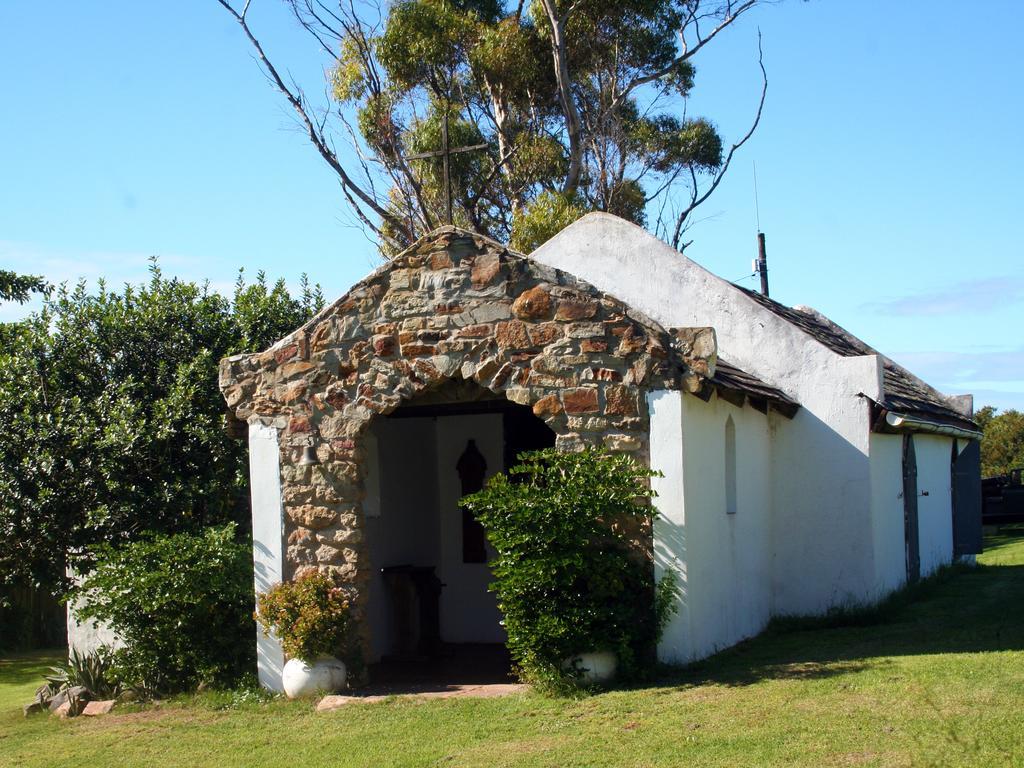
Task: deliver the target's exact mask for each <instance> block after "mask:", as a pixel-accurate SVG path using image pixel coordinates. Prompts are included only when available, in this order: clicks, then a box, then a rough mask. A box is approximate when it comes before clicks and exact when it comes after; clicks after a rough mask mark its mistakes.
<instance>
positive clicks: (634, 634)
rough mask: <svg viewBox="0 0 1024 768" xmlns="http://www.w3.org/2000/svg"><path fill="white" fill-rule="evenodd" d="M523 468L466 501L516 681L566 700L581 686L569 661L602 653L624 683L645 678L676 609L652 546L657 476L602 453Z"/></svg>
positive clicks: (542, 458)
mask: <svg viewBox="0 0 1024 768" xmlns="http://www.w3.org/2000/svg"><path fill="white" fill-rule="evenodd" d="M519 461H520V463H519V464H518V465H517V466H515V467H513V468H512V469H511V470H510V472H509V473H508V474H507V475H496V476H495V477H493V478H491V480H490V481H489V482H488V483H487V486H486V487H485V488H484V490H482V491H480V492H479V493H476V494H473V495H472V496H468V497H466V498H465V499H463V504H465V505H466V506H467V507H468V508H469V509H470V510H472V512H473V513H474V514H475V515H476V516H477V518H478V519H479V520H480V522H481V523H482V524H483V526H484V528H485V529H486V531H487V535H488V538H489V540H490V542H491V544H492V546H493V547H494V548H495V550H497V556H496V557H495V558H494V559H493V560H492V561H491V563H490V566H491V570H492V571H493V573H494V582H493V585H492V589H493V590H494V591H495V592H496V593H497V596H498V604H499V607H500V608H501V611H502V613H503V614H504V620H505V629H506V630H507V632H508V648H509V651H510V652H511V654H512V658H513V661H514V663H515V664H516V667H517V671H518V673H519V675H520V676H521V677H522V678H523V679H524V680H526V681H528V682H531V683H534V684H535V685H538V686H539V687H541V688H542V689H548V690H565V689H566V688H570V687H572V686H574V685H575V684H576V682H577V681H578V671H577V670H575V669H573V667H572V666H571V665H566V661H567V660H569V659H572V658H573V657H574V656H576V655H578V654H580V653H585V652H587V651H603V650H608V651H613V652H614V653H615V654H616V655H617V656H618V659H619V675H620V677H623V678H626V679H628V678H635V677H637V676H640V675H642V674H643V672H644V669H645V668H646V667H647V666H648V662H651V661H652V660H653V651H654V646H655V643H656V642H657V638H658V635H659V633H660V631H661V628H662V627H663V626H664V622H665V620H666V619H667V617H668V615H669V613H670V611H671V606H672V604H673V600H672V595H673V585H672V582H671V581H668V580H662V582H661V583H659V584H658V585H657V586H656V585H655V582H654V570H653V565H652V562H651V559H650V552H649V550H648V546H647V542H648V541H649V540H650V526H651V523H652V521H653V518H654V516H655V514H656V512H655V510H654V508H653V506H651V505H650V504H649V503H648V501H649V499H650V498H651V497H653V496H654V492H653V491H652V490H651V488H650V484H649V481H650V478H651V477H652V476H655V475H657V474H658V473H656V472H652V471H651V470H649V469H646V468H644V467H642V466H641V465H640V464H638V463H637V462H636V461H635V460H633V459H632V458H630V457H628V456H625V455H621V454H613V453H610V452H607V451H603V450H588V451H584V452H582V453H560V452H558V451H556V450H554V449H547V450H543V451H533V452H528V453H524V454H521V455H520V457H519Z"/></svg>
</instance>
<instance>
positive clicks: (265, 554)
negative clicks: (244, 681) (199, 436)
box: [249, 423, 284, 691]
mask: <svg viewBox="0 0 1024 768" xmlns="http://www.w3.org/2000/svg"><path fill="white" fill-rule="evenodd" d="M277 434H278V431H277V428H276V427H273V426H267V425H264V424H260V423H250V424H249V487H250V490H251V495H252V561H253V576H254V581H255V587H256V594H257V595H258V594H260V593H263V592H266V591H267V590H268V589H270V588H271V587H272V586H274V585H275V584H277V583H279V582H280V581H281V580H282V579H283V578H284V504H283V502H282V498H281V457H280V453H279V448H278V440H277ZM256 663H257V674H258V676H259V680H260V684H261V685H263V686H264V687H265V688H269V689H270V690H273V691H283V690H284V686H283V685H282V683H281V672H282V670H283V669H284V651H283V650H282V649H281V643H280V642H279V641H278V640H277V638H276V637H274V636H272V635H266V634H264V633H263V630H262V629H260V628H259V627H257V628H256Z"/></svg>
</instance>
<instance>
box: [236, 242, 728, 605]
mask: <svg viewBox="0 0 1024 768" xmlns="http://www.w3.org/2000/svg"><path fill="white" fill-rule="evenodd" d="M687 351H688V350H684V349H681V348H680V346H679V344H678V340H674V339H673V337H672V336H670V334H669V333H668V332H667V331H665V329H663V328H661V327H660V326H658V325H657V324H656V323H654V322H653V321H651V320H649V319H648V318H646V317H644V316H643V315H641V314H639V313H637V312H636V311H635V310H632V309H631V308H628V307H627V306H626V305H624V304H623V303H622V302H620V301H618V300H617V299H615V298H613V297H611V296H609V295H607V294H604V293H601V292H600V291H598V290H597V289H595V288H594V287H592V286H590V285H589V284H587V283H584V282H582V281H579V280H577V279H576V278H574V277H572V276H571V275H568V274H565V273H563V272H560V271H557V270H554V269H550V268H548V267H544V266H542V265H540V264H537V263H535V262H532V261H530V260H529V259H528V258H525V257H523V256H519V255H516V254H513V253H510V252H509V251H507V250H506V249H504V248H503V247H501V246H500V245H498V244H497V243H494V242H492V241H489V240H487V239H485V238H481V237H479V236H475V235H472V234H469V233H466V232H463V231H461V230H458V229H455V228H451V227H448V228H445V229H442V230H439V231H438V232H435V233H434V234H432V235H430V236H428V237H426V238H424V239H423V240H421V241H420V242H419V243H417V244H416V245H414V246H413V247H412V248H410V249H409V250H407V251H406V252H405V253H403V254H402V255H400V256H398V257H397V258H395V259H394V260H393V261H391V262H389V263H388V264H386V265H385V266H384V267H382V268H380V269H379V270H377V271H376V272H374V273H373V274H372V275H370V276H369V277H367V278H366V279H365V280H363V281H361V282H360V283H358V284H357V285H356V286H354V287H353V288H352V290H351V291H349V292H348V293H347V294H346V295H345V296H343V297H342V298H341V299H339V300H338V301H337V302H335V303H334V304H332V305H331V306H329V307H328V308H326V309H325V310H324V311H323V312H321V313H320V314H319V315H318V316H317V317H315V318H314V319H313V320H311V321H310V322H309V323H307V324H306V325H305V326H304V327H302V328H300V329H299V330H297V331H296V332H295V333H293V334H291V335H290V336H288V337H286V338H285V339H283V340H281V341H280V342H279V343H278V344H276V345H275V346H274V347H272V348H271V349H270V350H268V351H266V352H263V353H260V354H255V355H245V356H236V357H232V358H227V359H225V360H223V361H222V363H221V377H220V378H221V389H222V391H223V393H224V397H225V399H226V401H227V403H228V406H229V408H230V409H231V411H232V412H233V415H234V417H235V418H236V419H239V420H243V421H247V422H248V423H249V424H250V425H260V427H261V429H266V428H268V427H273V428H274V429H276V430H277V444H278V446H279V451H280V456H279V460H280V482H281V488H280V493H281V498H282V501H283V508H284V530H283V536H284V538H285V540H286V544H285V547H284V558H283V559H284V563H283V568H282V574H281V576H282V578H286V579H287V578H294V577H296V576H299V575H301V574H303V573H307V572H309V571H311V570H319V571H321V572H324V573H327V574H330V575H332V576H334V577H335V578H336V579H337V580H338V581H339V583H342V584H344V585H346V586H347V587H348V588H349V589H350V590H351V591H352V594H353V598H354V601H355V604H356V606H359V605H360V601H361V600H362V599H363V597H364V593H365V585H366V583H367V579H368V577H369V571H368V568H369V563H368V560H367V557H366V554H365V551H364V547H363V536H362V531H363V526H364V518H363V514H364V510H363V499H364V493H365V488H364V481H365V475H366V456H365V448H364V436H365V433H366V429H367V426H368V425H369V424H370V422H371V420H372V419H373V418H374V417H376V416H379V415H385V414H388V413H390V412H392V411H394V410H395V409H396V408H398V407H399V406H400V405H401V404H402V403H403V402H405V401H408V400H409V399H411V398H413V397H415V396H417V395H420V394H422V393H424V392H426V391H429V390H431V389H434V388H436V387H438V386H440V385H441V384H442V383H443V382H445V381H450V380H453V379H464V380H466V381H472V382H475V383H476V384H478V385H479V386H481V387H484V388H486V389H487V390H490V391H491V392H494V393H497V394H499V395H501V396H503V397H505V398H508V399H509V400H511V401H512V402H515V403H519V404H522V405H527V406H530V407H532V409H533V412H534V413H535V414H536V415H537V416H538V417H540V418H542V419H543V420H544V421H545V423H546V424H547V425H548V427H549V428H550V429H551V430H552V431H553V432H554V433H555V435H556V446H557V447H558V448H559V449H562V450H579V449H582V448H584V447H586V446H602V445H603V446H607V447H609V448H611V449H613V450H620V451H630V452H632V453H634V454H635V455H636V456H637V457H638V458H639V459H640V460H641V461H644V462H646V461H647V456H648V414H647V406H646V401H645V393H646V392H647V391H648V390H649V389H679V388H685V389H687V390H689V391H692V392H696V391H698V390H699V389H700V388H701V386H702V384H703V382H704V378H703V377H704V376H705V375H706V374H707V373H708V367H707V366H708V361H707V360H706V359H703V358H691V357H686V356H684V353H685V352H687ZM307 445H313V446H314V447H315V450H316V455H317V458H318V461H319V463H318V464H316V465H313V466H309V465H303V464H301V463H300V457H301V456H302V453H303V447H304V446H307ZM255 507H256V499H255V497H254V508H255Z"/></svg>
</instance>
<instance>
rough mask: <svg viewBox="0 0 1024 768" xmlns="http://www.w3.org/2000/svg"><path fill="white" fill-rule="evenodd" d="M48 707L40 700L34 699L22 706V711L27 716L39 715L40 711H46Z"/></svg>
mask: <svg viewBox="0 0 1024 768" xmlns="http://www.w3.org/2000/svg"><path fill="white" fill-rule="evenodd" d="M45 710H46V707H44V706H43V703H42V702H40V701H33V702H32V703H31V704H26V705H25V706H23V707H22V708H21V711H22V712H23V713H24V714H25V717H29V716H31V715H38V714H39V713H40V712H44V711H45Z"/></svg>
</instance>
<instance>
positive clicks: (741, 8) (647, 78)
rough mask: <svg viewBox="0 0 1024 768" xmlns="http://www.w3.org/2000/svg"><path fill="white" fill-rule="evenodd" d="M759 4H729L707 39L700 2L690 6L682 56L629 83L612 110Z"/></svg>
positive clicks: (748, 0)
mask: <svg viewBox="0 0 1024 768" xmlns="http://www.w3.org/2000/svg"><path fill="white" fill-rule="evenodd" d="M758 2H760V0H745V2H743V3H740V4H739V5H737V6H736V8H733V7H732V3H729V4H728V6H727V8H726V12H725V18H724V19H723V20H722V22H721V23H720V24H718V26H716V27H715V28H714V29H712V30H711V32H710V33H709V34H708V35H707V36H706V37H702V36H701V34H700V26H699V22H700V17H699V16H697V15H696V9H697V7H698V6H699V5H700V3H699V0H697V2H694V3H693V5H691V6H690V14H689V17H688V18H687V20H686V21H685V22H684V23H683V26H682V28H681V29H680V30H679V39H680V47H681V49H682V51H681V52H680V54H679V55H678V56H677V57H676V58H674V59H673V60H672V62H671V63H670V64H668V65H667V66H665V67H662V68H661V69H659V70H657V71H655V72H648V73H647V74H646V75H642V76H640V77H637V78H634V79H633V80H631V81H630V82H629V83H627V84H626V87H625V88H623V89H622V91H620V92H619V93H617V94H616V95H615V98H614V99H613V100H612V104H611V107H610V108H611V109H613V110H614V109H617V108H618V107H620V106H621V105H622V103H623V102H624V101H625V99H626V97H627V96H629V94H630V93H632V92H633V91H635V90H636V89H637V88H639V87H640V86H642V85H646V84H647V83H653V82H654V81H655V80H660V79H661V78H663V77H666V76H667V75H669V74H671V73H672V72H673V70H675V69H677V68H678V67H679V65H680V64H682V63H683V62H684V61H687V60H688V59H691V58H693V57H694V56H695V55H696V54H697V52H698V51H699V50H700V49H701V48H703V47H704V46H705V45H707V44H708V43H710V42H711V41H712V40H714V39H715V37H716V36H717V35H718V33H719V32H721V31H722V30H723V29H725V28H726V27H728V26H731V25H732V24H733V23H735V21H736V19H738V18H739V17H740V16H742V15H743V14H744V13H746V12H747V11H749V10H750V9H751V8H753V7H754V6H755V5H757V4H758ZM691 23H693V24H694V25H695V28H696V30H697V44H696V45H694V46H693V48H690V47H689V45H688V44H687V42H686V28H687V26H689V25H690V24H691Z"/></svg>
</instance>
